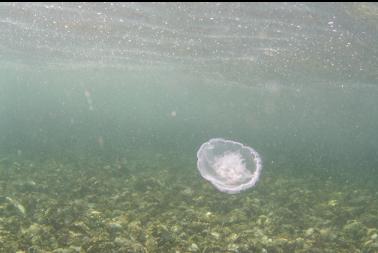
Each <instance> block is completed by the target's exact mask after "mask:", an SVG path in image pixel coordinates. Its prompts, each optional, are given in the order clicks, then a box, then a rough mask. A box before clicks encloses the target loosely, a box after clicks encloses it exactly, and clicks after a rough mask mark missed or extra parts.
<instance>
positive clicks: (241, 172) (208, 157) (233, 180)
mask: <svg viewBox="0 0 378 253" xmlns="http://www.w3.org/2000/svg"><path fill="white" fill-rule="evenodd" d="M197 158H198V160H197V167H198V170H199V171H200V173H201V176H202V177H203V178H205V179H206V180H208V181H210V182H211V183H212V184H213V185H214V186H215V187H216V188H217V189H218V190H220V191H222V192H226V193H230V194H233V193H239V192H241V191H243V190H246V189H249V188H251V187H253V186H254V185H255V184H256V182H257V181H258V180H259V176H260V173H261V169H262V162H261V158H260V155H259V154H258V153H257V152H256V151H255V150H254V149H253V148H251V147H248V146H245V145H243V144H241V143H239V142H235V141H230V140H224V139H220V138H216V139H211V140H209V141H208V142H205V143H204V144H202V145H201V147H200V149H199V150H198V152H197Z"/></svg>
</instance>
